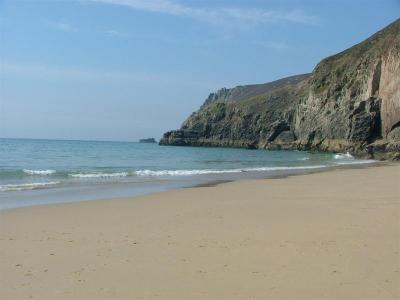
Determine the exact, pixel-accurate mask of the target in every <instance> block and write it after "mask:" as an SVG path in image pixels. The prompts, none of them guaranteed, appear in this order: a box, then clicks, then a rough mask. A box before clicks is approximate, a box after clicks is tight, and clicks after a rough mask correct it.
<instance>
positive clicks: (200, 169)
mask: <svg viewBox="0 0 400 300" xmlns="http://www.w3.org/2000/svg"><path fill="white" fill-rule="evenodd" d="M370 162H372V161H370V160H356V159H354V158H353V157H352V156H351V155H350V154H332V153H308V152H303V151H267V150H247V149H237V148H211V147H210V148H207V147H174V146H159V145H157V144H146V143H136V142H108V141H67V140H34V139H0V209H6V208H15V207H21V206H31V205H38V204H48V203H60V202H74V201H83V200H94V199H101V198H112V197H128V196H137V195H143V194H146V193H151V192H160V191H165V190H169V189H173V188H182V187H190V186H195V185H204V184H213V183H218V182H223V181H232V180H238V179H245V178H267V177H273V176H286V175H291V174H298V173H304V172H309V171H310V170H315V171H318V170H322V169H324V168H327V167H332V166H338V165H344V164H363V163H370Z"/></svg>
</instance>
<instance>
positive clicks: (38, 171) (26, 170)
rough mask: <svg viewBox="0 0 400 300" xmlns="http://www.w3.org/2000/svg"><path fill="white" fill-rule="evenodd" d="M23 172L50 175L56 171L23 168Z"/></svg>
mask: <svg viewBox="0 0 400 300" xmlns="http://www.w3.org/2000/svg"><path fill="white" fill-rule="evenodd" d="M23 172H24V173H25V174H29V175H43V176H45V175H51V174H54V173H56V170H28V169H24V170H23Z"/></svg>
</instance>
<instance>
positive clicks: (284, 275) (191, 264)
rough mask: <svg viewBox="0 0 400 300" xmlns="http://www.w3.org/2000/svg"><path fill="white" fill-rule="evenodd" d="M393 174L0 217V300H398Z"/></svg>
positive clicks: (334, 175)
mask: <svg viewBox="0 0 400 300" xmlns="http://www.w3.org/2000/svg"><path fill="white" fill-rule="evenodd" d="M399 179H400V165H398V164H393V165H385V166H379V167H367V168H362V169H341V170H334V171H330V172H324V173H315V174H309V175H301V176H293V177H289V178H280V179H265V180H244V181H237V182H230V183H224V184H220V185H217V186H213V187H197V188H188V189H180V190H174V191H169V192H163V193H158V194H152V195H148V196H143V197H137V198H132V199H110V200H99V201H88V202H81V203H71V204H57V205H46V206H35V207H29V208H20V209H11V210H3V211H1V212H0V225H1V226H0V276H1V278H0V298H1V299H363V300H365V299H383V300H384V299H400V206H399V204H400V181H399Z"/></svg>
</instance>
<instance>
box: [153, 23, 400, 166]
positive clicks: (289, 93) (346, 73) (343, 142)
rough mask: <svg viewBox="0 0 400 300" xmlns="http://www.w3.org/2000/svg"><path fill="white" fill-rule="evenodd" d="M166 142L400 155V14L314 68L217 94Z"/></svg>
mask: <svg viewBox="0 0 400 300" xmlns="http://www.w3.org/2000/svg"><path fill="white" fill-rule="evenodd" d="M160 144H161V145H181V146H232V147H247V148H266V149H303V150H316V151H332V152H343V151H349V152H351V153H353V154H355V155H356V156H359V157H374V158H378V159H400V20H397V21H395V22H394V23H392V24H390V25H389V26H388V27H386V28H384V29H383V30H381V31H379V32H378V33H376V34H374V35H373V36H371V37H370V38H369V39H367V40H365V41H363V42H362V43H360V44H358V45H355V46H353V47H351V48H349V49H347V50H345V51H343V52H341V53H339V54H337V55H334V56H331V57H328V58H326V59H324V60H322V61H321V62H320V63H319V64H318V65H317V66H316V67H315V69H314V71H313V72H312V73H311V74H304V75H297V76H292V77H288V78H284V79H280V80H277V81H274V82H271V83H266V84H256V85H247V86H238V87H235V88H232V89H226V88H223V89H221V90H219V91H217V92H216V93H212V94H210V95H209V97H208V98H207V99H206V101H205V102H204V104H203V105H202V106H201V108H200V109H199V110H198V111H197V112H195V113H193V114H192V115H191V116H190V117H189V118H188V119H187V120H186V121H185V122H184V123H183V125H182V127H181V128H180V129H179V130H174V131H169V132H167V133H165V134H164V136H163V138H162V139H161V140H160Z"/></svg>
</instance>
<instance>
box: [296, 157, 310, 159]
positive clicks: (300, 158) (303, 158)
mask: <svg viewBox="0 0 400 300" xmlns="http://www.w3.org/2000/svg"><path fill="white" fill-rule="evenodd" d="M309 159H310V158H309V157H302V158H299V159H298V160H309Z"/></svg>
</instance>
